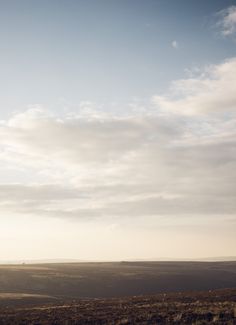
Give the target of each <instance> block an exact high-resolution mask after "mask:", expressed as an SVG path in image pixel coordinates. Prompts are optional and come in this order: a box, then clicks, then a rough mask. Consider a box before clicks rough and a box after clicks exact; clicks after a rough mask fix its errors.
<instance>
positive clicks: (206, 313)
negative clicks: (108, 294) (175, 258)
mask: <svg viewBox="0 0 236 325" xmlns="http://www.w3.org/2000/svg"><path fill="white" fill-rule="evenodd" d="M0 314H1V317H0V324H1V325H12V324H21V325H23V324H24V325H28V324H34V325H36V324H37V325H41V324H42V325H43V324H44V325H46V324H47V325H56V324H58V325H59V324H67V325H69V324H71V325H72V324H76V325H84V324H94V325H95V324H115V325H121V324H130V325H132V324H143V325H144V324H153V325H154V324H196V325H197V324H198V325H199V324H229V325H230V324H231V325H233V324H236V289H225V290H213V291H210V292H209V291H207V292H188V293H183V292H182V293H180V292H179V293H168V294H158V295H153V296H135V297H126V298H125V297H124V298H107V299H102V298H100V299H81V300H65V301H63V302H62V301H61V302H58V303H56V304H52V303H48V304H41V305H37V306H31V307H29V306H28V307H27V306H24V305H22V306H21V307H19V306H18V307H14V308H13V307H9V308H0Z"/></svg>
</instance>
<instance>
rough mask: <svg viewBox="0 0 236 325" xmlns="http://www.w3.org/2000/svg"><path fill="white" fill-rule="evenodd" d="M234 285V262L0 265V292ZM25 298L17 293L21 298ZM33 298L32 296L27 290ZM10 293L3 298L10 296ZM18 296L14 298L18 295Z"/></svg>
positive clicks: (46, 295)
mask: <svg viewBox="0 0 236 325" xmlns="http://www.w3.org/2000/svg"><path fill="white" fill-rule="evenodd" d="M234 287H236V262H120V263H119V262H117V263H71V264H70V263H67V264H38V265H1V266H0V304H2V303H4V302H5V301H6V296H5V298H4V296H3V294H28V295H37V296H34V300H40V299H39V297H40V296H41V299H47V300H48V299H49V300H50V299H55V298H57V299H58V298H111V297H124V296H134V295H147V294H148V295H150V294H157V293H167V292H175V291H200V290H213V289H221V288H234ZM26 298H27V299H28V300H30V299H29V297H22V298H21V299H26ZM32 298H33V296H32ZM9 299H10V298H9V297H8V299H7V301H8V302H9ZM21 299H20V298H19V297H18V298H17V299H15V300H17V301H19V300H21Z"/></svg>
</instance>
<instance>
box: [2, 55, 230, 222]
mask: <svg viewBox="0 0 236 325" xmlns="http://www.w3.org/2000/svg"><path fill="white" fill-rule="evenodd" d="M234 64H235V62H234V60H230V61H227V62H225V63H223V64H222V65H220V66H217V67H216V66H215V67H212V68H211V70H210V72H207V73H209V74H210V75H211V78H210V77H208V78H206V76H202V78H196V79H191V81H188V80H183V81H180V82H179V83H178V82H177V83H175V91H181V92H182V93H184V95H185V96H186V93H187V94H188V96H192V101H193V97H194V98H195V100H196V101H197V102H199V101H200V100H199V97H200V98H201V101H202V103H203V104H204V102H203V99H202V97H201V93H202V92H201V91H200V90H202V89H203V92H204V94H205V98H206V103H205V105H206V106H205V111H206V112H208V110H209V106H208V105H209V100H210V99H209V98H210V97H211V96H210V94H209V89H210V88H213V89H216V88H217V87H218V86H217V87H216V86H215V83H217V84H218V83H221V84H222V83H223V84H227V82H228V81H227V80H228V79H229V77H228V74H230V72H229V70H230V69H231V68H232V66H234ZM213 72H214V73H213ZM213 74H214V76H215V79H214V78H213ZM219 75H221V78H220V77H219ZM184 85H186V88H185V86H184ZM227 91H228V90H227ZM189 94H190V95H189ZM208 96H209V97H208ZM225 100H226V99H225ZM169 101H170V104H169V105H172V108H171V110H170V112H171V111H172V110H174V114H168V115H166V114H158V113H156V114H154V113H152V114H148V113H144V114H140V115H137V114H133V115H127V116H115V115H114V116H111V115H107V116H106V114H102V115H96V116H95V115H94V114H92V115H91V116H89V115H88V114H86V115H84V114H82V115H73V116H72V115H71V114H69V115H68V116H64V117H60V118H59V117H56V116H53V115H52V114H50V113H49V112H47V111H44V110H42V109H33V110H32V109H31V110H28V111H26V112H24V113H21V114H15V115H13V116H12V117H11V118H10V119H9V120H7V121H4V122H3V123H2V124H1V126H0V158H1V163H2V166H1V167H2V168H1V171H0V173H2V174H4V175H5V174H6V173H7V172H9V168H11V171H10V172H11V174H12V173H14V170H17V172H22V173H24V172H25V173H27V174H29V173H31V174H32V175H33V176H32V178H31V181H28V183H27V184H26V182H25V181H22V182H19V183H18V184H15V183H5V184H2V185H1V186H0V213H1V214H3V213H4V215H7V216H9V215H11V214H20V215H32V216H34V215H36V216H41V217H52V218H55V217H60V218H72V219H79V220H84V219H91V218H108V219H112V218H118V219H119V220H124V219H127V218H131V219H133V220H135V218H140V217H144V218H147V217H155V218H159V220H160V223H161V222H162V221H161V220H163V217H165V218H167V217H168V218H172V220H174V219H176V218H177V219H178V220H180V219H181V218H185V217H186V216H187V217H188V218H189V220H191V219H193V218H194V217H196V216H197V217H198V218H202V219H203V220H206V219H207V218H212V216H218V215H220V217H221V218H226V217H227V218H228V217H229V216H231V217H233V216H234V215H235V212H236V206H235V193H236V186H235V184H236V176H235V167H236V154H235V152H236V140H235V139H236V132H235V126H236V119H235V118H232V116H231V117H230V118H227V116H226V117H225V115H224V116H223V117H222V116H221V115H219V116H218V117H217V118H213V119H212V118H210V117H209V118H208V117H207V115H206V116H205V118H204V119H201V118H198V116H196V113H195V115H190V116H189V115H188V114H187V115H185V114H184V115H183V114H182V113H183V112H182V111H181V110H180V109H176V108H174V107H175V106H174V104H175V102H174V101H172V100H169ZM226 103H227V101H226ZM182 104H184V105H186V99H185V97H184V98H183V99H182ZM185 109H187V107H185ZM227 109H229V110H231V106H229V105H228V106H227V105H225V106H224V110H223V111H224V112H227ZM209 111H211V110H209ZM176 112H177V113H178V112H180V113H179V114H178V115H176V114H177V113H176ZM42 175H44V181H43V183H42V181H41V176H42Z"/></svg>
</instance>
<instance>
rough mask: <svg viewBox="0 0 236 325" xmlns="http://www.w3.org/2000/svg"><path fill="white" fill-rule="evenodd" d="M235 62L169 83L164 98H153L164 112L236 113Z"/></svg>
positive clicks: (196, 113)
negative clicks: (169, 85) (168, 88)
mask: <svg viewBox="0 0 236 325" xmlns="http://www.w3.org/2000/svg"><path fill="white" fill-rule="evenodd" d="M235 84H236V58H232V59H229V60H226V61H225V62H223V63H221V64H218V65H211V66H207V67H205V68H204V69H203V70H202V71H201V72H200V73H198V75H196V76H192V77H190V78H187V79H180V80H176V81H174V82H172V85H171V89H170V91H169V92H168V94H167V95H164V96H160V95H157V96H154V97H153V100H154V102H155V103H156V105H157V106H158V107H159V108H160V109H161V110H163V111H164V112H172V113H176V114H182V115H204V114H208V113H225V112H228V113H229V112H231V113H232V112H234V113H235V110H236V92H235Z"/></svg>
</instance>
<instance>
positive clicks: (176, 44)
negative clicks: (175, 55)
mask: <svg viewBox="0 0 236 325" xmlns="http://www.w3.org/2000/svg"><path fill="white" fill-rule="evenodd" d="M171 46H172V47H173V48H174V49H177V48H178V47H179V44H178V42H177V41H175V40H174V41H172V42H171Z"/></svg>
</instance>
